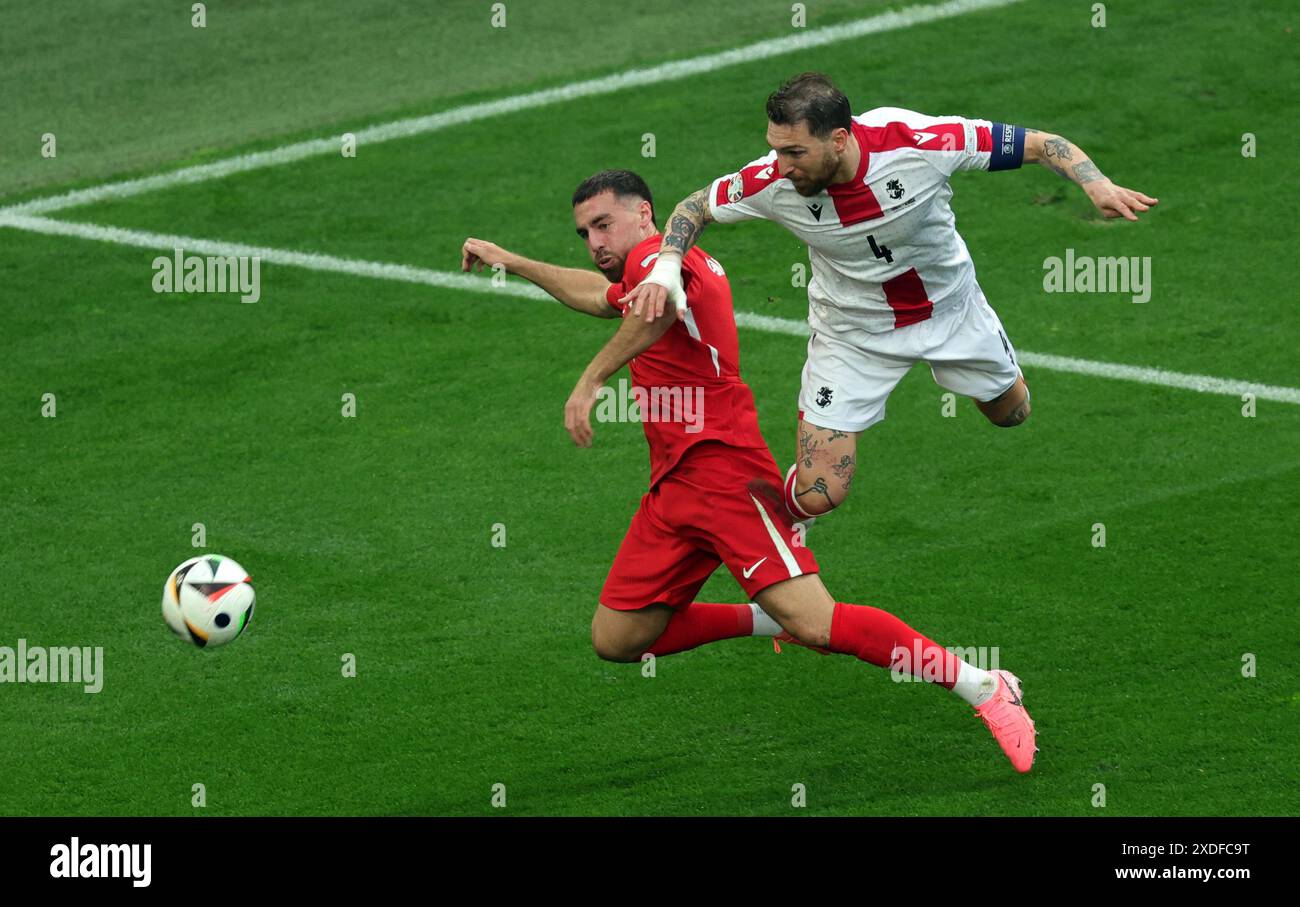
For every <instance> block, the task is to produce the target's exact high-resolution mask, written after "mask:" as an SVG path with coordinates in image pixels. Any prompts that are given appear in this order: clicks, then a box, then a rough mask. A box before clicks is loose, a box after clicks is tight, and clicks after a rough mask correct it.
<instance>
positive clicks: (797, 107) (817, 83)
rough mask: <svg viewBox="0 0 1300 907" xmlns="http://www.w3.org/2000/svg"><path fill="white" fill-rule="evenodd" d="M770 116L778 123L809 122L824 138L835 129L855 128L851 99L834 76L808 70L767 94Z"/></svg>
mask: <svg viewBox="0 0 1300 907" xmlns="http://www.w3.org/2000/svg"><path fill="white" fill-rule="evenodd" d="M767 118H768V119H769V120H770V121H771V122H773V123H776V124H777V125H778V126H796V125H798V124H799V123H807V124H808V131H809V132H811V133H812V134H813V135H814V136H816V137H817V138H819V139H824V138H826V137H827V136H829V135H830V134H831V131H832V130H834V129H841V128H842V129H852V128H853V112H852V111H851V110H850V108H849V99H848V98H847V97H845V96H844V92H842V91H840V89H839V86H837V85H836V84H835V83H834V82H832V81H831V77H830V76H828V75H825V74H823V73H820V72H805V73H801V74H799V75H797V76H795V77H794V78H792V79H787V80H786V81H785V83H784V84H783V85H782V86H781V87H780V88H778V89H777V90H776V91H774V92H772V93H771V94H770V95H768V96H767Z"/></svg>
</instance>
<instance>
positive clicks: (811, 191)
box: [791, 151, 840, 198]
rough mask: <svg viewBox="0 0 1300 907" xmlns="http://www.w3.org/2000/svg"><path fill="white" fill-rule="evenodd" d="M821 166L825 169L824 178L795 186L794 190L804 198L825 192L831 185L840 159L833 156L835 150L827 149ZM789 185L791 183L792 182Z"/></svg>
mask: <svg viewBox="0 0 1300 907" xmlns="http://www.w3.org/2000/svg"><path fill="white" fill-rule="evenodd" d="M822 166H824V167H825V168H826V170H827V173H826V176H825V177H824V178H822V179H819V180H817V181H816V182H815V183H810V184H808V185H807V186H805V187H804V188H802V189H800V188H799V187H798V186H795V190H794V191H795V192H798V193H799V194H800V195H802V196H803V197H804V198H812V197H813V196H814V195H821V194H822V193H823V192H825V191H826V189H827V188H828V187H829V186H830V185H831V180H833V179H834V178H835V171H836V170H838V169H840V160H839V158H838V157H836V156H835V152H833V151H828V152H827V153H826V156H825V157H823V158H822ZM791 185H793V183H792V184H791Z"/></svg>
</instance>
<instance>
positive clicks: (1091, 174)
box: [1074, 161, 1105, 185]
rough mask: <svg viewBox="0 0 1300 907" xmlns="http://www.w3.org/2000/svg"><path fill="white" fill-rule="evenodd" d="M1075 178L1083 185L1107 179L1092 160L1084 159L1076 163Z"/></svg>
mask: <svg viewBox="0 0 1300 907" xmlns="http://www.w3.org/2000/svg"><path fill="white" fill-rule="evenodd" d="M1074 179H1075V182H1077V183H1079V184H1080V185H1083V184H1084V183H1092V182H1096V181H1097V180H1100V179H1105V177H1104V176H1102V173H1101V171H1100V170H1098V169H1097V165H1096V164H1094V163H1093V162H1092V161H1084V162H1083V163H1081V164H1075V165H1074Z"/></svg>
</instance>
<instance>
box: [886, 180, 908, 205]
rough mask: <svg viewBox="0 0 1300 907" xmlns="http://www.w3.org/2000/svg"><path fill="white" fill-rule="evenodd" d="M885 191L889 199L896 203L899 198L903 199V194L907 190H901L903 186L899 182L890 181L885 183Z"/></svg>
mask: <svg viewBox="0 0 1300 907" xmlns="http://www.w3.org/2000/svg"><path fill="white" fill-rule="evenodd" d="M885 191H886V192H887V193H889V197H890V198H892V199H893V200H894V201H898V200H899V199H900V198H902V197H903V193H904V192H906V191H907V190H906V189H904V188H903V184H902V182H901V181H899V180H890V181H889V182H887V183H885Z"/></svg>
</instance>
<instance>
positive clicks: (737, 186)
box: [727, 173, 745, 205]
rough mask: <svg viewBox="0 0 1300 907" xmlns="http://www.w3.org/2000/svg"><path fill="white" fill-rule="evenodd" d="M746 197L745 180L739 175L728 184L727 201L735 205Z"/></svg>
mask: <svg viewBox="0 0 1300 907" xmlns="http://www.w3.org/2000/svg"><path fill="white" fill-rule="evenodd" d="M744 197H745V179H744V177H742V176H741V175H740V174H739V173H737V174H736V175H735V176H733V177H732V178H731V182H730V183H728V184H727V201H728V202H730V203H731V204H733V205H734V204H735V203H736V202H738V201H740V200H741V199H742V198H744Z"/></svg>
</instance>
